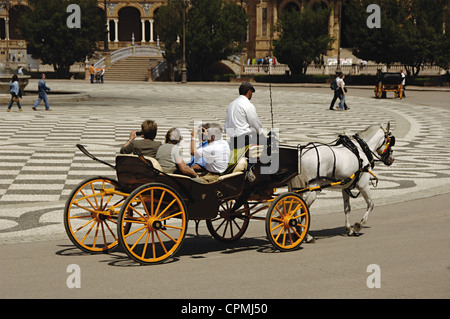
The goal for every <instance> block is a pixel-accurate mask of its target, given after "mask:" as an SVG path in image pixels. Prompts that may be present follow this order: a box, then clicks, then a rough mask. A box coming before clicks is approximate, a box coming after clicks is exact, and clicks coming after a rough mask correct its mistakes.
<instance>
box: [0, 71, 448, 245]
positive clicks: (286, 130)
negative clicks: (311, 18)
mask: <svg viewBox="0 0 450 319" xmlns="http://www.w3.org/2000/svg"><path fill="white" fill-rule="evenodd" d="M47 85H48V86H50V87H51V88H52V93H53V94H51V95H49V99H50V104H51V107H52V111H51V112H46V111H44V106H43V105H40V106H39V107H38V109H40V110H39V111H36V112H34V111H32V109H31V106H32V104H33V102H34V100H35V98H36V94H34V93H33V92H30V93H28V94H27V95H26V96H25V97H24V99H23V101H22V105H23V107H24V111H23V112H19V111H18V110H17V108H16V106H13V112H6V103H7V100H8V97H7V96H3V97H2V99H3V100H2V105H3V107H2V110H1V112H0V145H1V149H2V151H1V153H0V162H1V165H0V243H11V242H17V241H32V240H38V239H47V238H54V237H55V236H64V226H63V209H64V204H65V200H66V199H67V197H68V195H69V194H70V192H71V190H72V189H73V188H74V187H75V186H76V185H77V184H78V183H79V182H81V181H82V180H84V179H86V178H89V177H93V176H99V175H101V176H106V177H112V178H114V177H115V174H114V173H115V172H114V171H113V170H111V169H110V168H108V167H107V166H104V165H102V164H99V163H97V162H94V161H92V160H91V159H89V158H88V157H86V156H85V155H83V154H82V153H81V152H80V151H79V150H78V149H77V148H76V147H75V145H76V144H77V143H80V144H83V145H85V146H86V148H87V149H88V150H89V151H90V152H92V153H93V154H94V155H96V156H97V157H98V158H100V159H102V160H105V161H107V162H110V163H114V158H115V156H116V154H118V151H119V149H120V147H121V146H122V145H123V144H124V143H125V142H126V141H127V139H128V136H129V132H130V130H138V129H139V128H140V124H141V122H142V121H143V120H145V119H153V120H155V121H156V122H157V123H158V126H159V128H158V135H157V138H156V139H157V140H160V141H163V138H164V135H165V133H166V132H167V130H168V129H169V128H171V127H178V128H182V129H184V132H185V138H184V141H183V142H182V144H183V148H184V150H185V152H184V153H185V156H186V159H188V158H189V154H188V143H189V137H190V136H189V135H188V134H189V132H190V130H191V129H192V128H193V127H194V126H195V125H196V124H195V123H197V122H198V121H205V122H216V123H220V124H221V125H223V124H224V119H225V112H226V107H227V105H228V104H229V103H230V102H231V101H232V100H233V99H235V98H236V97H237V95H238V84H231V83H224V84H220V83H188V84H179V83H144V82H139V83H122V82H116V83H105V84H103V85H101V84H95V85H91V84H89V83H88V82H85V81H56V80H53V81H51V80H49V81H47ZM35 87H37V82H36V81H34V80H32V81H31V82H30V84H29V86H28V88H27V89H28V90H35ZM255 87H256V93H255V94H254V95H253V99H252V102H253V104H254V105H255V106H256V108H257V111H258V114H259V116H260V119H261V122H262V124H263V126H264V127H265V128H267V130H270V128H271V126H272V124H271V122H272V114H273V123H274V125H273V127H274V128H276V129H278V130H279V133H280V140H281V143H283V144H290V145H297V144H306V143H308V142H312V141H316V142H326V143H329V142H332V141H333V140H335V139H336V138H337V136H338V135H339V134H342V133H345V134H348V135H351V134H354V133H356V132H358V131H361V130H364V129H365V128H366V127H368V126H369V125H372V124H377V123H382V122H388V121H390V122H391V127H392V129H393V132H394V135H395V136H396V145H395V147H394V156H395V162H394V164H393V165H392V166H391V167H386V166H384V165H383V164H381V163H378V164H377V166H376V168H375V170H374V173H375V174H376V175H377V177H378V178H379V180H380V182H379V184H378V187H377V188H374V189H373V192H372V194H373V198H374V201H375V205H376V206H377V205H382V204H389V203H396V202H403V201H408V200H412V199H415V198H422V197H429V196H432V195H436V194H442V193H448V192H450V149H449V147H448V145H449V144H450V130H449V127H450V109H446V108H445V107H441V108H435V107H431V106H426V105H420V104H417V103H415V102H414V100H410V99H405V100H395V99H393V98H388V99H382V100H377V99H374V98H372V97H371V96H372V95H373V93H372V88H371V87H370V88H369V87H368V88H367V94H366V96H365V97H363V96H359V97H358V96H355V95H352V94H351V92H352V89H351V88H350V95H349V97H348V104H349V106H350V110H348V111H346V112H340V111H330V110H328V106H329V103H330V100H331V98H332V96H331V91H330V90H329V88H327V87H326V86H323V87H322V88H316V89H315V90H314V92H311V90H308V88H307V87H306V88H305V87H304V86H295V85H293V86H282V85H273V86H272V87H271V89H272V90H271V91H272V92H270V88H269V85H267V84H261V85H255ZM436 94H444V95H447V96H449V97H450V92H449V91H448V90H441V91H437V92H436ZM271 97H272V105H273V113H271V107H270V105H271ZM447 100H448V99H447ZM352 206H353V207H354V208H362V207H364V206H365V202H364V200H363V199H362V198H358V199H356V200H352ZM342 207H343V205H342V200H341V195H340V192H335V191H330V190H327V191H324V192H322V193H321V194H320V196H319V199H318V200H317V201H316V203H315V204H314V206H313V207H312V209H311V213H312V215H314V214H325V213H331V212H336V211H342ZM376 209H377V207H375V212H376ZM342 221H343V218H342ZM369 223H370V221H369Z"/></svg>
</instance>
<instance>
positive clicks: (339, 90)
mask: <svg viewBox="0 0 450 319" xmlns="http://www.w3.org/2000/svg"><path fill="white" fill-rule="evenodd" d="M344 78H345V75H344V73H342V72H339V73H338V76H337V77H336V79H335V80H334V81H333V82H331V85H330V87H331V89H332V90H333V94H334V95H333V99H332V100H331V103H330V110H334V104H335V103H336V100H337V99H338V98H339V100H340V102H339V109H340V110H344V109H345V110H348V107H347V104H346V103H345V94H346V91H347V89H346V88H345V82H344ZM341 104H342V107H341Z"/></svg>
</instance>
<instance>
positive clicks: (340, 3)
mask: <svg viewBox="0 0 450 319" xmlns="http://www.w3.org/2000/svg"><path fill="white" fill-rule="evenodd" d="M341 20H342V0H340V1H339V20H338V22H339V35H338V56H337V68H336V72H341V34H342V33H341Z"/></svg>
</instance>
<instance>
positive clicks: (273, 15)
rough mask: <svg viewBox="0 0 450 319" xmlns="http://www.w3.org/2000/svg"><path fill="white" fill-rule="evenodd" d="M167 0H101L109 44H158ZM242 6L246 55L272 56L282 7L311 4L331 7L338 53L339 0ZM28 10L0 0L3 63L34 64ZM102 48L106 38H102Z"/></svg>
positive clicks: (21, 0)
mask: <svg viewBox="0 0 450 319" xmlns="http://www.w3.org/2000/svg"><path fill="white" fill-rule="evenodd" d="M166 1H167V0H127V1H124V0H106V1H105V0H98V13H99V14H101V15H102V16H104V15H105V3H106V13H107V19H108V23H107V26H108V30H109V34H108V47H109V50H110V51H114V50H117V49H120V48H123V47H127V46H129V45H130V44H131V43H132V42H133V41H134V43H135V45H136V46H139V45H146V46H159V38H158V35H157V34H156V33H155V25H154V17H155V14H156V12H157V11H158V9H159V8H160V7H161V6H163V5H164V4H165V3H166ZM234 1H235V3H236V5H239V6H242V8H243V9H244V10H245V12H246V13H247V15H248V17H249V26H248V34H247V39H246V46H245V56H246V58H256V59H258V58H262V57H265V56H266V55H271V45H272V41H273V40H274V39H276V38H277V33H276V32H274V26H275V25H276V23H277V20H278V17H279V16H280V14H281V13H282V12H283V10H292V9H295V10H299V9H300V8H301V7H302V6H305V5H308V6H311V7H312V8H315V7H318V6H328V5H330V6H331V7H332V11H331V14H330V19H329V21H328V32H329V34H330V35H332V36H333V37H334V39H335V40H336V41H334V43H333V49H332V50H331V51H330V52H329V55H334V54H336V53H337V48H338V43H339V42H338V41H337V39H338V38H339V34H340V33H339V17H338V15H339V6H340V5H341V1H340V0H247V1H244V0H234ZM26 9H27V1H26V0H6V1H5V0H0V62H3V63H4V62H6V61H7V62H8V64H10V65H11V66H12V65H14V66H17V65H23V66H31V67H32V66H33V64H36V63H38V61H33V59H31V56H27V45H26V42H25V41H24V39H23V36H22V35H21V32H20V29H19V27H18V20H19V18H20V15H21V14H22V12H23V11H24V10H26ZM99 46H100V48H103V39H99Z"/></svg>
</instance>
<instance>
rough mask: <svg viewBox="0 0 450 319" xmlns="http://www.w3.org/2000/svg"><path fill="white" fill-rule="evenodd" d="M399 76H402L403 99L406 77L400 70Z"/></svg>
mask: <svg viewBox="0 0 450 319" xmlns="http://www.w3.org/2000/svg"><path fill="white" fill-rule="evenodd" d="M400 74H401V75H402V90H403V97H404V98H405V97H406V95H405V91H406V76H405V73H403V70H400Z"/></svg>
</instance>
